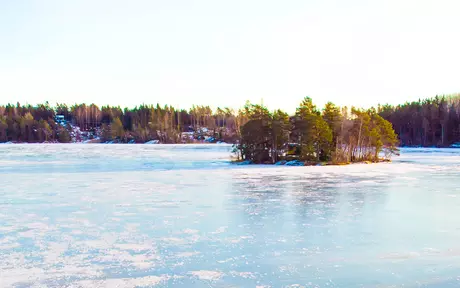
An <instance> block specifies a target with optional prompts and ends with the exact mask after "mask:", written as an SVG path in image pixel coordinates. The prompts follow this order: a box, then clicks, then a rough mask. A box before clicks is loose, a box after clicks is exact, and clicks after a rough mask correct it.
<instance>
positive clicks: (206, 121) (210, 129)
mask: <svg viewBox="0 0 460 288" xmlns="http://www.w3.org/2000/svg"><path fill="white" fill-rule="evenodd" d="M251 105H253V104H250V103H247V104H246V106H245V108H242V109H240V110H238V111H234V110H232V109H229V108H217V109H216V110H214V111H213V110H212V109H211V108H210V107H208V106H193V107H192V108H191V109H189V110H184V109H180V110H179V109H176V108H174V107H172V106H168V105H166V106H160V105H158V104H157V105H140V106H138V107H135V108H133V109H128V108H125V109H121V108H120V107H111V106H102V107H98V106H96V105H94V104H91V105H86V104H75V105H72V106H67V105H65V104H56V105H55V106H51V105H50V104H49V103H44V104H40V105H37V106H31V105H21V104H19V103H17V104H8V105H3V106H0V142H8V141H12V142H32V143H34V142H38V143H39V142H63V143H66V142H72V141H78V140H79V139H78V137H80V136H79V135H75V133H74V129H75V128H78V130H79V131H81V132H82V133H85V132H87V134H86V135H90V138H98V139H100V140H101V142H104V141H110V140H111V141H115V142H121V143H124V142H126V143H127V142H130V141H131V143H133V142H134V143H144V142H147V141H149V140H158V141H159V142H160V143H188V142H193V141H199V140H200V139H202V138H203V137H204V136H205V135H207V136H212V139H213V140H214V141H218V140H220V141H225V142H229V143H235V142H238V141H240V140H241V132H242V130H243V129H242V127H243V126H244V125H245V124H246V123H247V122H248V121H249V118H250V117H251V116H250V115H249V114H248V113H249V112H250V110H251V109H249V108H248V107H251ZM328 105H333V104H332V103H330V104H328ZM253 106H254V105H253ZM334 107H335V106H334ZM252 108H254V107H252ZM262 108H264V109H266V108H265V107H262ZM336 108H337V110H338V111H340V114H341V115H342V114H343V113H345V112H346V113H347V114H349V115H348V116H346V117H351V118H353V117H356V115H354V114H353V113H352V111H364V110H359V109H355V108H349V109H348V108H344V107H342V108H340V107H336ZM248 109H249V110H248ZM277 111H278V112H276V113H278V115H279V114H280V113H281V114H282V115H285V116H287V114H286V113H284V112H282V111H279V110H277ZM367 111H373V112H372V113H374V112H375V114H378V115H379V116H381V117H382V118H383V119H385V120H388V121H389V122H390V123H391V124H392V126H393V129H394V131H395V133H396V135H397V136H398V138H399V141H400V143H399V144H400V145H402V146H437V147H447V146H449V145H451V144H453V143H455V142H458V141H460V96H458V95H449V96H436V97H434V98H430V99H426V100H419V101H417V102H410V103H405V104H402V105H398V106H391V105H383V106H381V105H379V106H378V107H377V108H376V109H369V110H367ZM372 113H371V114H372ZM355 114H356V113H355ZM56 115H62V116H58V117H56ZM283 117H284V116H283ZM287 117H288V118H289V119H290V120H291V121H290V123H289V124H288V125H293V121H292V120H293V119H294V117H295V115H291V116H287ZM61 119H62V120H63V121H60V120H61ZM183 133H186V134H188V135H190V134H192V135H193V136H192V137H187V138H184V137H183V136H182V134H183ZM75 137H77V139H75Z"/></svg>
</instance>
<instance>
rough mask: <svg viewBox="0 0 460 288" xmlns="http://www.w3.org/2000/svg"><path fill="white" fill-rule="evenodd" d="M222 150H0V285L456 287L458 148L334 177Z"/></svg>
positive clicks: (416, 153) (421, 152)
mask: <svg viewBox="0 0 460 288" xmlns="http://www.w3.org/2000/svg"><path fill="white" fill-rule="evenodd" d="M230 150H231V147H230V146H227V145H198V146H194V145H189V146H181V145H177V146H176V145H170V146H163V145H102V144H100V145H98V144H96V145H0V287H31V286H32V287H168V286H169V287H259V288H260V287H400V286H403V285H404V287H459V286H460V217H459V214H460V150H453V149H403V150H402V155H401V156H400V157H396V158H395V159H394V162H393V163H385V164H371V165H365V164H360V165H350V166H340V167H332V166H328V167H279V166H237V165H232V164H230V163H229V152H230ZM296 285H297V286H296Z"/></svg>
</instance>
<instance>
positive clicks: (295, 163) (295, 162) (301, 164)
mask: <svg viewBox="0 0 460 288" xmlns="http://www.w3.org/2000/svg"><path fill="white" fill-rule="evenodd" d="M391 162H392V161H391V159H383V158H381V159H379V160H377V161H370V160H362V161H355V162H314V161H301V160H291V161H286V160H281V161H278V162H276V163H267V162H266V163H254V162H252V161H250V160H233V161H232V164H235V165H269V166H290V167H306V166H347V165H353V164H379V163H391Z"/></svg>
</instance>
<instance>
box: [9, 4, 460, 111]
mask: <svg viewBox="0 0 460 288" xmlns="http://www.w3.org/2000/svg"><path fill="white" fill-rule="evenodd" d="M458 15H460V1H458V0H433V1H429V0H425V1H424V0H412V1H409V0H382V1H377V0H376V1H372V0H366V1H364V0H348V1H343V0H337V1H329V0H318V1H313V0H298V1H267V0H265V1H251V0H244V1H243V0H242V1H218V0H208V1H174V0H168V1H154V0H145V1H141V0H132V1H127V0H125V1H119V0H105V1H103V0H91V1H89V0H72V1H71V0H65V1H64V0H56V1H50V0H41V1H25V0H14V1H7V0H3V1H2V0H0V39H1V40H0V41H1V42H0V102H1V103H6V102H13V103H15V102H16V101H20V102H21V103H26V102H28V103H30V104H36V103H37V102H43V101H45V100H48V101H50V102H51V103H55V102H64V103H75V102H87V103H91V102H94V103H96V104H98V105H101V104H111V105H121V106H129V107H133V106H135V105H136V104H140V103H142V102H144V103H152V104H154V103H157V102H160V103H162V104H166V103H167V104H172V105H175V106H179V107H181V108H188V107H190V105H191V104H194V103H195V104H208V105H210V106H212V107H216V106H230V107H234V108H238V107H240V106H242V105H243V104H244V102H245V100H251V101H254V102H260V99H261V98H263V99H264V103H265V104H266V105H267V106H268V107H269V108H271V109H273V108H278V107H279V108H282V109H284V110H287V111H293V110H294V109H295V107H296V105H297V104H298V103H299V102H300V101H301V99H302V98H303V97H304V96H306V95H309V96H311V97H312V98H313V100H314V101H315V102H316V103H317V104H319V105H322V104H323V103H325V102H326V101H328V100H330V101H333V102H335V103H337V104H339V105H350V104H355V105H358V106H364V107H367V106H369V105H375V104H377V103H384V102H390V103H400V102H404V101H406V100H414V99H418V98H419V97H422V98H423V97H428V96H434V95H435V94H443V93H454V92H460V45H459V44H460V37H459V36H460V21H458Z"/></svg>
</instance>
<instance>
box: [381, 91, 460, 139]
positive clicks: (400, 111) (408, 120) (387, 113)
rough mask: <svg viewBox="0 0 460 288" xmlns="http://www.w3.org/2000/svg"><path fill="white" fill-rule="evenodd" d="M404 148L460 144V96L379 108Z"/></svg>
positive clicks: (448, 96) (440, 97)
mask: <svg viewBox="0 0 460 288" xmlns="http://www.w3.org/2000/svg"><path fill="white" fill-rule="evenodd" d="M378 110H379V114H380V115H381V116H382V117H383V118H385V119H386V120H388V121H390V122H391V123H392V124H393V127H394V130H395V131H396V134H397V135H398V137H399V139H400V141H401V145H402V146H420V147H433V146H434V147H448V146H450V145H452V144H453V143H456V142H459V141H460V95H447V96H436V97H434V98H429V99H425V100H418V101H414V102H406V103H405V104H402V105H397V106H391V105H384V106H379V107H378Z"/></svg>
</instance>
